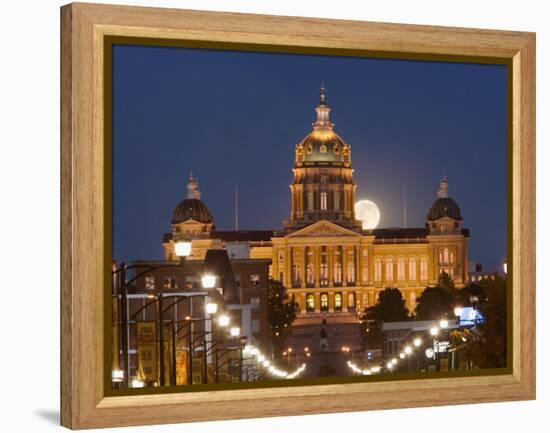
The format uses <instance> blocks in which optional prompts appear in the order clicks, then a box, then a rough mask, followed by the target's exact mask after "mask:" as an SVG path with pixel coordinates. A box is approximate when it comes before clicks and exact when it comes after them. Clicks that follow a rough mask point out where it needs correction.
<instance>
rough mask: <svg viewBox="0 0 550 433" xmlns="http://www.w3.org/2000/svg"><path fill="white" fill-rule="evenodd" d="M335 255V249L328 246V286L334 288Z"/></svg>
mask: <svg viewBox="0 0 550 433" xmlns="http://www.w3.org/2000/svg"><path fill="white" fill-rule="evenodd" d="M332 254H333V248H332V245H331V246H327V266H328V286H329V287H332V285H333V281H334V269H333V267H334V257H333V256H332Z"/></svg>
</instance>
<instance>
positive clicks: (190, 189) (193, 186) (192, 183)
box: [187, 171, 201, 200]
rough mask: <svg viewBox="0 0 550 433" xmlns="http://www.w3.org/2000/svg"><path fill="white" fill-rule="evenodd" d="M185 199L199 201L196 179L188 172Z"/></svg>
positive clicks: (199, 193)
mask: <svg viewBox="0 0 550 433" xmlns="http://www.w3.org/2000/svg"><path fill="white" fill-rule="evenodd" d="M187 198H196V199H197V200H200V198H201V192H200V190H199V182H198V179H195V178H194V177H193V172H192V171H189V181H188V182H187Z"/></svg>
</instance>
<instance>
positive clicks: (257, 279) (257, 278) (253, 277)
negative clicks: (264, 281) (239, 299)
mask: <svg viewBox="0 0 550 433" xmlns="http://www.w3.org/2000/svg"><path fill="white" fill-rule="evenodd" d="M250 284H252V285H253V286H257V285H259V284H260V276H259V275H258V274H250Z"/></svg>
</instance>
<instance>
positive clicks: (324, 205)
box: [321, 191, 328, 210]
mask: <svg viewBox="0 0 550 433" xmlns="http://www.w3.org/2000/svg"><path fill="white" fill-rule="evenodd" d="M327 201H328V200H327V193H326V191H323V192H321V210H327V207H328V203H327Z"/></svg>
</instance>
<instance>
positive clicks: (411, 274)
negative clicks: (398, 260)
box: [409, 257, 416, 281]
mask: <svg viewBox="0 0 550 433" xmlns="http://www.w3.org/2000/svg"><path fill="white" fill-rule="evenodd" d="M409 280H410V281H415V280H416V257H411V258H410V259H409Z"/></svg>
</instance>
